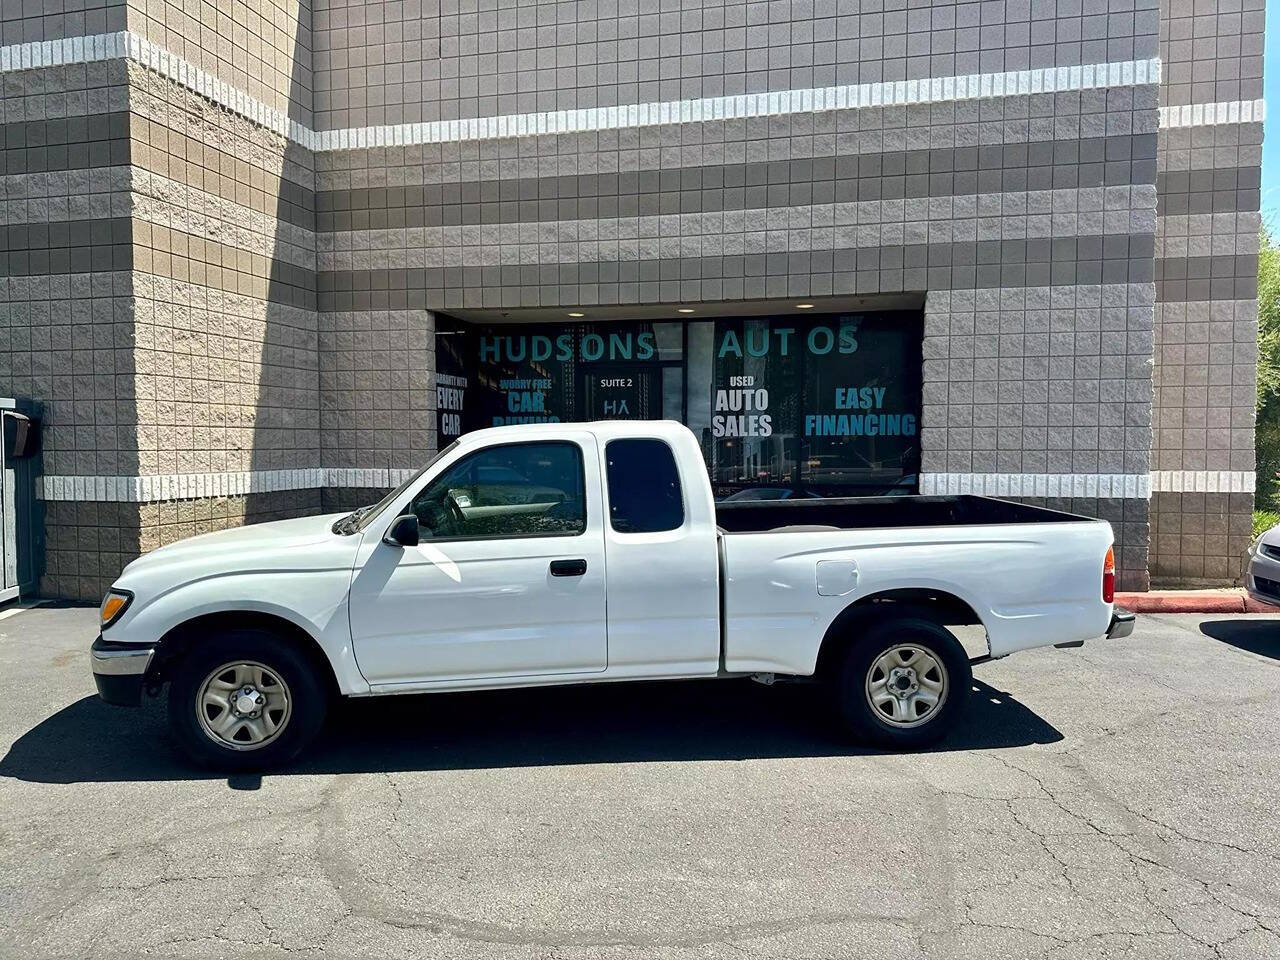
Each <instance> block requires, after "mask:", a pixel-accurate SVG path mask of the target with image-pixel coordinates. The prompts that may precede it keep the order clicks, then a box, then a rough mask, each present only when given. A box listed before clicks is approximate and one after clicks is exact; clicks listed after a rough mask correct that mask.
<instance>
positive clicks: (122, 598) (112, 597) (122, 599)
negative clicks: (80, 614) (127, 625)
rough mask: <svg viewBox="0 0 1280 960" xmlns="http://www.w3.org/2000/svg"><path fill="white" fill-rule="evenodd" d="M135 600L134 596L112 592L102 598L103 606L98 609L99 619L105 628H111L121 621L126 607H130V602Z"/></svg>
mask: <svg viewBox="0 0 1280 960" xmlns="http://www.w3.org/2000/svg"><path fill="white" fill-rule="evenodd" d="M132 599H133V595H132V594H129V593H123V592H117V591H115V590H112V591H110V592H109V593H108V594H107V595H106V596H105V597H103V598H102V606H101V607H100V608H99V609H98V619H99V620H100V621H101V623H102V626H103V627H109V626H111V624H113V623H115V622H116V621H117V620H118V619H120V614H122V613H124V610H125V607H127V606H129V601H130V600H132Z"/></svg>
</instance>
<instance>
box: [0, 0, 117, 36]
mask: <svg viewBox="0 0 1280 960" xmlns="http://www.w3.org/2000/svg"><path fill="white" fill-rule="evenodd" d="M125 19H126V0H71V2H65V0H64V2H61V3H57V2H54V3H46V2H39V3H32V2H31V0H26V2H24V0H4V2H3V3H0V46H10V45H11V44H16V43H30V42H32V41H37V40H60V39H62V38H63V37H83V36H92V35H93V34H98V33H114V32H115V31H117V30H123V29H124V28H125Z"/></svg>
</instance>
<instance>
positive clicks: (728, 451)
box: [437, 313, 921, 498]
mask: <svg viewBox="0 0 1280 960" xmlns="http://www.w3.org/2000/svg"><path fill="white" fill-rule="evenodd" d="M438 329H439V335H438V338H437V369H438V373H437V405H438V408H439V411H440V420H439V428H440V442H441V443H445V442H448V441H449V440H451V439H453V438H454V437H456V436H457V435H458V434H459V433H461V432H465V431H467V430H475V429H480V428H482V427H490V426H502V425H506V424H515V423H542V422H558V421H589V420H602V419H636V420H651V419H672V420H680V421H682V422H684V423H686V424H687V425H688V426H689V428H690V429H691V430H693V432H694V434H695V435H696V436H697V437H698V440H699V442H700V444H701V446H702V451H703V455H704V457H705V458H706V462H707V469H708V471H709V473H710V476H711V482H712V486H713V488H714V490H715V493H716V496H717V497H751V498H765V497H770V498H776V497H792V496H836V495H850V496H856V495H869V494H879V493H888V492H894V491H902V492H911V491H914V490H915V489H916V486H917V476H916V475H917V472H918V470H919V438H918V417H919V409H920V392H921V391H920V372H921V356H920V349H921V348H920V343H921V322H920V317H919V314H915V313H884V314H848V315H838V314H837V315H826V316H815V317H808V316H806V317H802V318H797V317H795V316H786V317H750V318H726V319H718V320H703V321H693V322H688V323H678V322H661V323H627V322H614V323H598V324H559V325H537V326H534V325H524V324H521V325H516V324H508V325H501V326H480V325H473V324H466V323H461V322H458V323H451V322H450V321H449V320H448V319H447V318H443V317H442V318H440V323H439V327H438Z"/></svg>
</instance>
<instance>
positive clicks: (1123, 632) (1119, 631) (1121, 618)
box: [1107, 607, 1138, 640]
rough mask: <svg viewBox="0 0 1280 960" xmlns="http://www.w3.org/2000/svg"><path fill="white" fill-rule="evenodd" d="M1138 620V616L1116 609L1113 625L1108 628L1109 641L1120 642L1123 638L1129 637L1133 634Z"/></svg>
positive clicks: (1112, 620) (1113, 614)
mask: <svg viewBox="0 0 1280 960" xmlns="http://www.w3.org/2000/svg"><path fill="white" fill-rule="evenodd" d="M1137 619H1138V618H1137V616H1136V615H1134V614H1132V613H1130V612H1129V611H1128V610H1121V609H1120V608H1119V607H1116V609H1115V610H1114V611H1113V612H1112V614H1111V625H1110V626H1109V627H1107V639H1108V640H1119V639H1120V638H1121V637H1127V636H1129V634H1131V633H1133V625H1134V623H1135V622H1136V621H1137Z"/></svg>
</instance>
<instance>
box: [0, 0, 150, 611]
mask: <svg viewBox="0 0 1280 960" xmlns="http://www.w3.org/2000/svg"><path fill="white" fill-rule="evenodd" d="M6 9H7V8H6ZM7 28H8V24H6V29H7ZM127 91H128V86H127V74H126V71H125V67H124V65H123V64H122V63H118V62H117V63H97V64H89V65H79V66H69V67H61V68H55V69H47V70H28V71H15V72H11V73H8V74H6V75H5V76H4V78H3V83H2V86H0V92H2V94H3V102H2V103H0V117H3V120H4V127H3V130H4V141H3V150H0V157H2V158H3V167H2V168H0V190H2V191H3V192H2V193H0V244H3V250H0V258H2V259H0V393H3V394H5V395H6V396H8V395H13V394H16V395H18V396H27V397H36V398H38V399H39V400H40V401H41V402H42V403H43V406H44V416H43V425H44V433H43V450H44V466H45V470H46V471H47V472H58V473H61V474H70V475H79V476H83V475H95V474H119V473H124V474H131V473H136V472H137V469H138V454H137V440H136V430H135V429H134V427H133V424H134V423H135V421H136V418H137V404H136V397H135V394H134V391H133V388H132V382H133V374H134V370H135V364H136V359H135V357H134V354H133V351H132V350H131V349H130V347H129V344H131V343H132V341H133V330H134V299H133V275H132V272H131V266H132V259H131V256H132V255H131V251H132V232H131V222H130V219H129V216H128V214H129V199H128V190H129V176H128V170H129V167H128V164H129V138H128V121H127V116H128V114H127V110H128V97H127ZM50 506H52V507H54V508H53V509H51V510H50V511H49V513H48V523H47V529H46V548H47V556H48V571H49V572H48V576H47V577H46V578H45V580H44V581H43V587H42V589H44V590H45V591H46V592H49V593H53V594H55V595H68V596H91V595H94V594H98V595H100V591H99V587H100V585H101V583H102V576H103V574H102V571H103V569H104V568H109V567H113V566H116V565H117V564H118V562H119V561H120V560H121V558H125V559H127V558H130V557H132V556H135V555H136V554H137V552H138V549H139V547H138V535H137V530H136V524H134V523H132V522H131V521H130V519H129V517H128V516H127V511H126V512H125V513H123V514H122V513H121V512H120V511H116V510H104V511H100V512H97V513H95V512H94V510H95V508H96V507H97V506H98V505H96V504H94V505H86V511H87V512H84V511H77V510H74V509H68V507H74V506H76V505H57V506H54V505H50ZM89 513H94V517H93V522H92V523H91V524H90V525H89V526H90V529H89V531H88V532H85V531H82V530H81V523H80V521H81V520H83V519H85V517H86V516H87V515H88V514H89ZM117 569H118V567H117ZM112 575H113V576H114V573H113V574H112Z"/></svg>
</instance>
